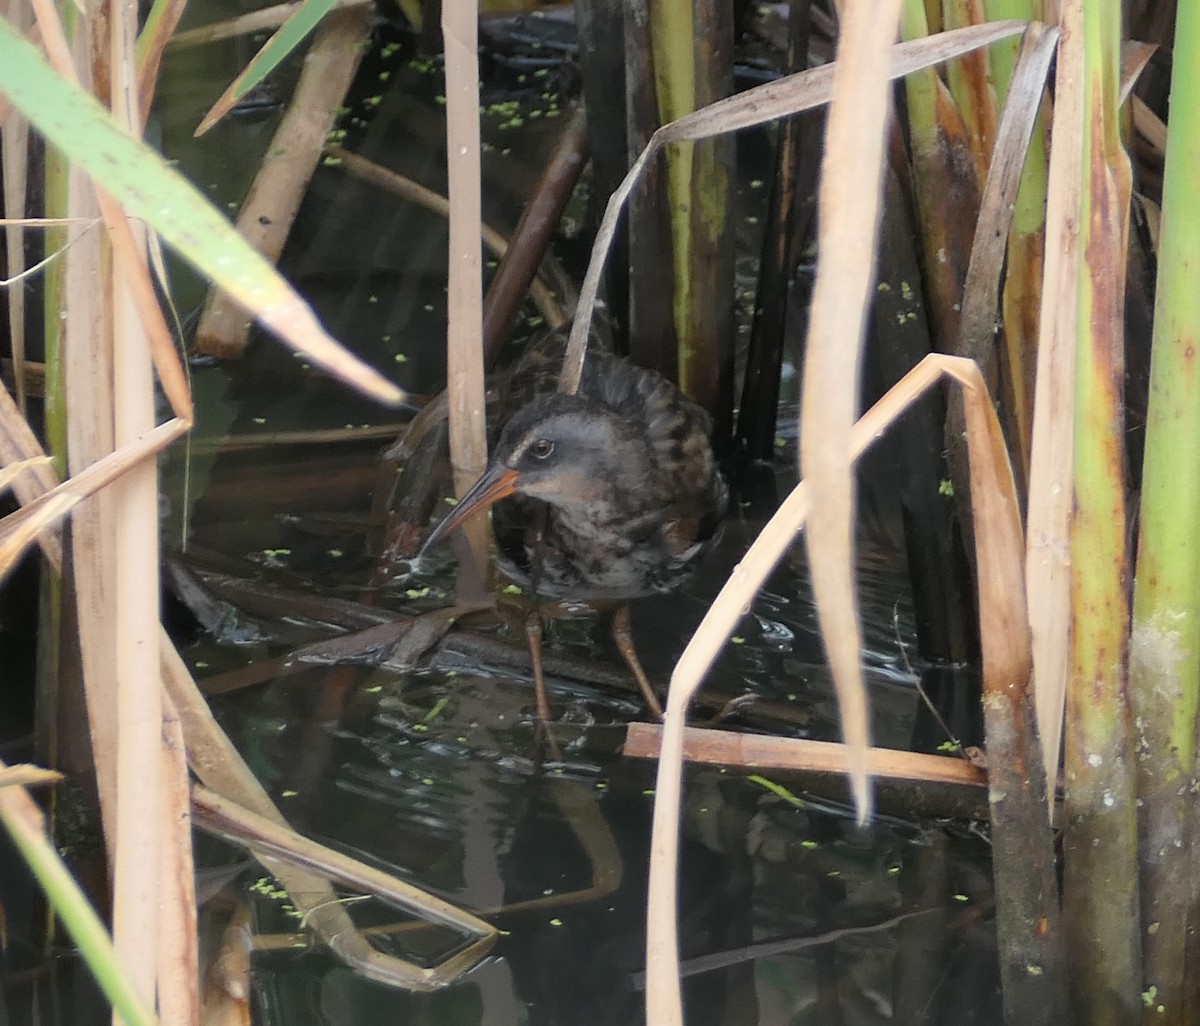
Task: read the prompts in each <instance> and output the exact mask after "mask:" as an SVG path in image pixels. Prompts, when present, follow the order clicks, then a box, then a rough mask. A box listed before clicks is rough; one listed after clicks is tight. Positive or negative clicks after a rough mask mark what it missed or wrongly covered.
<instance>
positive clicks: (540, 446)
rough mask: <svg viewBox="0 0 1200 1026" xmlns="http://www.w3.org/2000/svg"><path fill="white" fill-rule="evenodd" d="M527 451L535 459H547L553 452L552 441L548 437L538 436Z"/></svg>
mask: <svg viewBox="0 0 1200 1026" xmlns="http://www.w3.org/2000/svg"><path fill="white" fill-rule="evenodd" d="M529 451H530V453H532V454H533V458H534V459H535V460H545V459H549V458H550V454H551V453H552V452H554V443H553V442H552V441H550V439H549V438H539V439H538V440H537V441H536V442H534V443H533V445H531V446H530V447H529Z"/></svg>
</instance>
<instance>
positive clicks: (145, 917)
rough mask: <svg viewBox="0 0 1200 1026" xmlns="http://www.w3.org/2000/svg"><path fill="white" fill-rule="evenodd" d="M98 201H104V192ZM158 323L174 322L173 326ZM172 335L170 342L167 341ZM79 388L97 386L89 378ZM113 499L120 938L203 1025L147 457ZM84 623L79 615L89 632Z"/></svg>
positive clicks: (117, 418)
mask: <svg viewBox="0 0 1200 1026" xmlns="http://www.w3.org/2000/svg"><path fill="white" fill-rule="evenodd" d="M135 19H136V12H135V11H134V10H133V9H131V8H127V7H123V8H121V10H120V13H119V15H118V16H117V17H116V18H114V19H112V20H110V21H109V22H108V25H107V31H108V36H109V54H110V68H111V73H112V76H113V90H112V101H113V114H114V116H115V117H116V118H117V120H118V121H119V122H120V123H121V124H122V125H123V126H124V127H125V130H126V131H127V132H129V133H130V134H134V133H135V132H139V133H140V129H141V123H142V122H141V115H140V113H139V108H138V103H137V97H138V94H137V80H136V71H135V67H134V53H133V39H134V33H135V30H136V24H135ZM98 198H99V199H100V202H101V207H102V209H103V206H104V203H105V201H106V197H104V196H99V197H98ZM107 201H108V202H109V203H112V205H113V206H114V207H116V208H117V209H115V210H114V211H113V212H112V214H111V215H110V217H109V223H110V224H112V223H114V222H115V221H118V220H120V221H122V223H124V224H127V222H123V212H122V211H121V210H120V209H119V207H117V205H116V204H115V202H113V201H112V200H111V199H108V200H107ZM138 236H140V238H139V237H138ZM115 240H116V236H114V242H115ZM122 241H123V242H124V243H125V245H124V247H123V248H118V247H117V246H116V245H114V246H113V249H112V251H111V253H110V255H109V256H108V259H107V260H106V261H105V268H104V274H105V277H104V279H102V281H101V282H100V283H97V284H99V285H100V287H101V288H102V289H103V290H104V292H105V293H106V296H105V301H106V302H107V303H111V304H112V313H111V317H112V320H111V327H112V339H111V343H108V344H111V346H112V349H113V378H112V382H111V386H109V385H108V383H106V382H103V381H93V382H90V383H89V385H90V387H91V388H92V389H93V392H94V394H95V396H96V398H98V399H99V401H100V402H101V403H104V402H106V401H107V402H110V403H111V406H110V407H109V411H110V412H108V413H107V415H108V416H109V417H111V418H112V428H111V431H112V447H113V451H116V450H117V449H119V448H120V447H121V446H123V445H125V444H127V443H129V442H131V441H134V440H136V439H137V438H138V436H139V435H142V434H144V433H145V432H147V431H148V430H150V429H152V428H153V427H154V420H155V412H154V383H153V378H154V372H153V369H152V365H151V359H150V330H149V321H150V320H152V319H153V316H154V314H153V313H152V312H149V311H147V314H146V318H143V316H142V314H141V312H140V311H139V308H138V306H139V300H138V291H139V290H138V286H137V284H136V283H135V279H136V278H137V277H138V275H141V276H142V280H143V282H144V284H146V285H149V282H150V278H149V273H148V270H147V265H146V262H145V258H144V255H140V254H144V253H145V241H146V240H145V229H144V228H143V227H141V226H139V227H138V228H137V230H136V233H135V231H134V230H133V229H130V230H129V232H128V234H123V235H122ZM147 291H149V294H150V295H151V297H152V304H153V307H154V309H155V310H156V311H157V310H158V303H157V301H154V300H153V289H152V288H151V289H149V290H146V289H144V288H143V289H142V290H141V295H142V296H143V297H144V296H145V295H146V294H147ZM160 324H161V314H160ZM161 328H162V329H164V330H165V324H163V325H161ZM105 344H106V343H105V341H104V340H101V339H94V340H93V342H92V347H91V348H92V349H95V348H98V347H99V346H100V345H105ZM167 344H168V345H170V344H171V343H170V341H169V340H168V343H167ZM171 348H172V350H173V346H171ZM180 386H182V389H183V393H184V394H182V395H181V394H180ZM79 387H88V386H85V385H84V383H83V382H80V383H79ZM109 387H111V392H109V391H108V389H109ZM186 388H187V386H186V382H184V381H183V380H182V374H179V375H178V376H177V377H176V378H175V379H174V388H173V389H172V390H171V391H173V392H174V394H175V397H176V398H175V401H176V402H177V403H180V404H183V403H186V404H187V406H188V408H189V409H188V412H189V413H190V397H188V396H186ZM107 497H109V498H110V499H111V505H109V504H106V509H108V510H109V511H111V514H112V517H113V519H112V521H111V522H110V523H109V524H107V525H104V528H105V529H106V530H107V531H109V532H111V534H110V538H111V543H112V550H111V558H112V563H111V564H110V569H111V570H112V571H113V576H112V577H110V578H108V579H107V580H105V581H102V582H100V588H101V589H103V590H106V591H107V592H108V603H109V604H108V607H107V609H106V610H104V611H103V612H104V614H105V615H104V616H103V618H102V619H101V620H100V622H99V623H98V624H90V625H86V626H87V627H90V628H91V629H93V630H101V631H111V632H112V634H113V638H114V649H115V651H114V655H115V657H116V661H115V664H114V666H113V667H112V672H113V673H114V676H113V677H112V678H111V680H112V682H113V683H115V685H116V688H115V690H114V691H108V692H107V693H104V692H102V693H100V695H99V696H98V700H99V701H113V700H115V702H116V714H117V750H116V752H115V757H116V770H117V792H116V798H117V804H116V819H115V822H116V829H117V833H116V844H115V854H116V859H115V861H114V862H113V864H112V866H111V867H110V868H111V870H112V879H113V941H114V943H115V944H116V947H117V952H118V954H119V955H120V956H121V959H122V961H123V962H124V963H125V965H126V966H127V967H128V968H129V971H130V973H131V976H132V977H133V980H134V983H135V985H136V986H137V987H138V988H139V991H140V992H141V994H142V997H143V1000H145V1001H146V1003H147V1004H152V1003H153V1002H154V1000H155V997H156V996H157V998H158V1002H159V1009H160V1011H162V1012H164V1013H170V1014H169V1015H168V1017H167V1021H169V1022H179V1023H180V1024H181V1026H199V1021H200V1007H199V992H198V989H195V988H194V984H193V988H194V989H192V990H189V989H188V985H187V980H188V979H194V978H195V977H196V975H197V974H198V972H199V965H198V963H197V962H196V961H195V956H196V948H195V940H194V938H195V936H196V908H195V893H194V892H193V891H190V890H187V891H185V890H183V889H180V888H179V887H178V886H169V887H168V881H167V880H166V879H165V878H164V877H163V871H164V870H165V869H166V868H167V867H169V866H176V867H179V866H182V867H183V868H184V871H185V872H194V870H193V869H192V859H191V854H192V853H191V837H190V833H191V831H190V826H191V823H190V820H189V819H188V817H187V815H186V812H185V815H184V819H183V822H182V823H175V824H171V825H170V826H169V825H168V822H167V815H166V814H167V813H168V811H169V809H168V804H167V800H166V796H167V795H168V794H169V793H170V791H172V790H174V789H175V788H174V786H172V787H168V784H171V785H175V786H177V785H178V784H179V782H180V779H182V781H183V783H184V786H186V779H187V769H186V767H185V766H184V765H183V764H182V763H181V762H180V761H178V759H176V760H174V761H173V762H171V763H170V764H168V762H167V760H166V758H165V757H164V756H165V755H166V750H165V748H164V745H163V702H162V687H161V684H160V682H159V676H158V617H159V596H160V585H159V562H158V557H159V546H158V465H157V463H156V462H155V461H154V460H143V461H142V462H141V463H139V464H137V465H136V466H134V467H131V468H130V469H129V470H128V471H127V472H126V473H125V474H123V475H121V477H120V478H118V479H117V480H116V481H114V482H113V483H112V484H111V485H110V486H109V488H108V489H107ZM97 612H99V611H97ZM84 627H85V625H84V624H83V623H82V617H81V629H82V628H84ZM97 754H100V753H98V752H97ZM112 754H113V753H109V754H108V757H111V756H112ZM176 755H177V756H180V755H182V752H177V753H176ZM172 827H174V829H172ZM168 848H173V849H175V850H174V851H169V850H168ZM173 883H174V881H172V884H173ZM188 897H190V898H191V900H192V904H191V907H190V908H183V907H180V906H179V905H178V904H177V902H178V901H180V900H181V899H186V898H188ZM181 934H182V935H181ZM148 950H149V951H153V952H154V953H155V957H154V958H147V957H146V952H147V951H148ZM188 954H190V956H191V958H192V960H193V961H192V964H191V965H190V966H188V965H186V964H185V965H182V966H173V965H171V964H170V962H169V961H167V956H168V955H175V956H180V957H187V956H188ZM161 970H166V974H165V975H164V973H163V972H162V971H161Z"/></svg>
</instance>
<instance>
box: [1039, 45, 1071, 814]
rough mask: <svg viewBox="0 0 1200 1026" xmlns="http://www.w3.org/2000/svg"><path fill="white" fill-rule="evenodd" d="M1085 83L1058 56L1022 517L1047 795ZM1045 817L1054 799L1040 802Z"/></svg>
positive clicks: (1059, 632)
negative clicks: (1030, 440)
mask: <svg viewBox="0 0 1200 1026" xmlns="http://www.w3.org/2000/svg"><path fill="white" fill-rule="evenodd" d="M1083 124H1084V112H1083V81H1082V77H1081V76H1080V75H1079V74H1078V69H1073V68H1068V67H1067V66H1066V64H1065V63H1064V61H1063V60H1062V58H1061V56H1060V58H1059V63H1058V75H1057V80H1056V88H1055V104H1054V118H1053V122H1052V126H1051V135H1052V137H1053V139H1054V145H1053V146H1052V147H1051V150H1050V171H1049V180H1048V191H1047V197H1046V265H1045V270H1044V272H1043V288H1042V308H1041V313H1040V316H1039V324H1040V333H1039V336H1038V366H1037V391H1036V394H1035V397H1034V409H1033V444H1032V447H1031V456H1030V465H1029V506H1028V510H1027V512H1026V523H1025V539H1026V541H1025V545H1026V550H1025V588H1026V594H1027V597H1028V604H1029V625H1030V630H1031V635H1032V654H1033V686H1034V696H1035V702H1036V705H1037V718H1038V733H1039V734H1040V735H1041V740H1042V760H1043V764H1044V767H1045V771H1046V793H1047V795H1048V796H1052V795H1053V794H1054V793H1055V785H1056V783H1057V774H1058V759H1059V753H1060V751H1061V748H1062V729H1063V710H1064V708H1065V703H1066V695H1067V672H1068V667H1069V665H1070V652H1071V647H1070V632H1071V599H1070V586H1071V577H1070V543H1069V540H1068V525H1069V522H1070V515H1071V502H1072V494H1073V492H1072V464H1073V458H1072V453H1073V449H1074V444H1075V443H1074V439H1075V399H1074V396H1075V322H1076V312H1077V311H1076V304H1075V303H1074V302H1073V301H1067V302H1064V301H1063V298H1062V297H1064V296H1069V297H1074V296H1075V295H1077V293H1078V288H1077V279H1078V275H1079V270H1078V268H1079V231H1078V217H1079V208H1080V188H1081V184H1080V183H1081V182H1082V180H1083V163H1082V161H1083V157H1082V154H1083V139H1082V132H1083ZM1048 812H1049V814H1050V815H1053V812H1054V804H1053V801H1052V800H1050V801H1049V802H1048Z"/></svg>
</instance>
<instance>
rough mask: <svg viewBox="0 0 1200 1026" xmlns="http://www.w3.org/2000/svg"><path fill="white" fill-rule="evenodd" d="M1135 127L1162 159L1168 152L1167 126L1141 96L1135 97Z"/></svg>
mask: <svg viewBox="0 0 1200 1026" xmlns="http://www.w3.org/2000/svg"><path fill="white" fill-rule="evenodd" d="M1133 127H1134V128H1136V129H1137V131H1138V134H1139V135H1141V137H1142V138H1143V139H1145V140H1146V142H1147V143H1149V144H1150V146H1151V148H1152V149H1153V150H1154V152H1155V153H1156V154H1157V155H1158V157H1159V158H1160V159H1161V158H1162V157H1163V156H1165V155H1166V152H1167V126H1166V124H1165V123H1164V122H1163V120H1162V118H1160V117H1159V116H1158V115H1157V114H1155V113H1154V111H1152V110H1151V109H1150V108H1149V107H1148V106H1146V101H1145V100H1143V99H1142V98H1141V97H1140V96H1135V97H1134V98H1133Z"/></svg>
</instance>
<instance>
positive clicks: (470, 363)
mask: <svg viewBox="0 0 1200 1026" xmlns="http://www.w3.org/2000/svg"><path fill="white" fill-rule="evenodd" d="M478 20H479V10H478V4H477V3H475V2H474V0H469V2H465V3H451V4H446V5H445V6H444V7H443V8H442V36H443V39H444V41H445V52H446V161H447V167H448V180H449V189H448V195H449V199H450V240H449V254H450V267H449V285H448V287H447V295H446V308H447V314H448V317H449V321H448V324H447V327H446V332H447V334H446V392H447V395H448V397H449V423H450V466H451V470H452V472H453V474H454V490H455V494H456V495H458V496H459V497H460V498H461V497H462V495H463V494H465V492H466V490H467V489H468V488H470V486H471V485H472V484H473V483H474V482H475V480H476V478H478V477H479V475H480V474H482V473H483V471H484V468H485V467H486V465H487V423H486V419H485V416H484V413H485V400H484V371H483V271H482V267H481V259H480V252H479V249H480V246H479V236H480V225H481V224H482V220H483V217H482V213H481V202H482V201H481V194H480V189H481V186H480V162H479V161H480V148H479V55H478V51H477V41H478V32H479V24H478ZM457 536H458V537H459V538H460V539H465V541H459V542H455V543H454V547H455V552H456V553H457V555H458V557H459V571H460V573H459V577H458V583H457V585H456V587H457V589H458V601H460V602H469V601H471V600H472V599H474V598H477V597H480V596H482V594H483V592H484V587H483V581H484V580H485V578H486V575H487V568H488V560H489V548H490V539H491V531H490V527H489V525H488V522H487V518H486V517H472V518H471V520H469V521H468V522H467V523H466V524H464V525H463V527H462V530H460V531H458V532H457ZM468 555H469V558H464V557H468Z"/></svg>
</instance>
